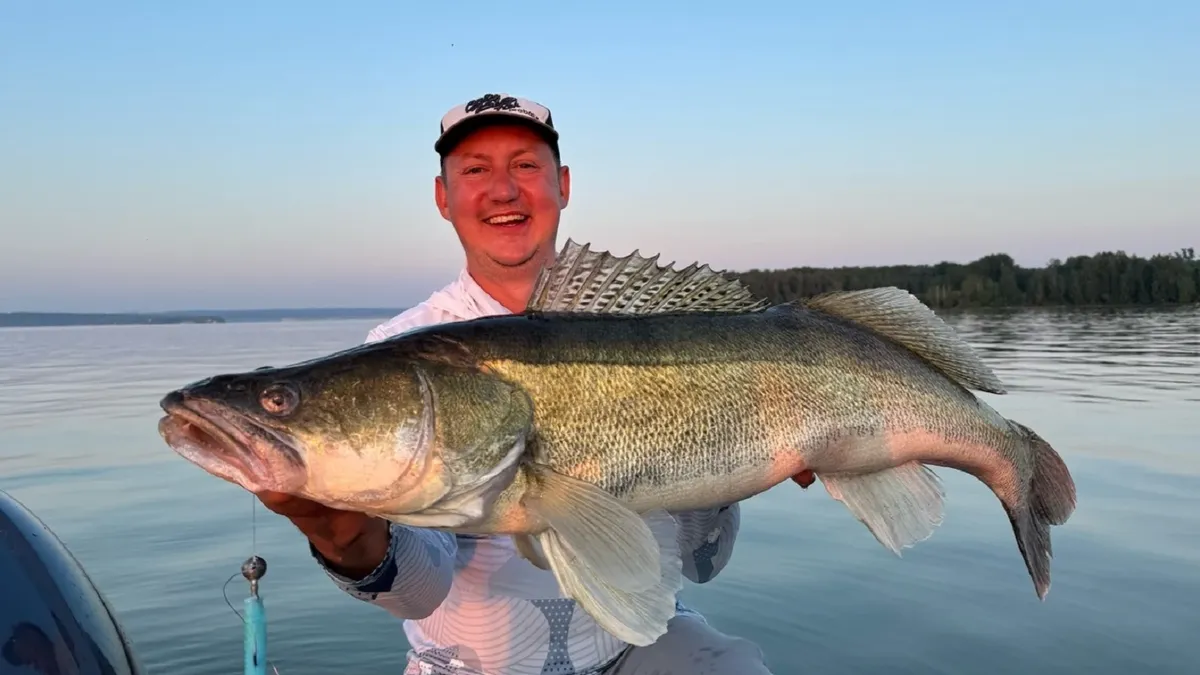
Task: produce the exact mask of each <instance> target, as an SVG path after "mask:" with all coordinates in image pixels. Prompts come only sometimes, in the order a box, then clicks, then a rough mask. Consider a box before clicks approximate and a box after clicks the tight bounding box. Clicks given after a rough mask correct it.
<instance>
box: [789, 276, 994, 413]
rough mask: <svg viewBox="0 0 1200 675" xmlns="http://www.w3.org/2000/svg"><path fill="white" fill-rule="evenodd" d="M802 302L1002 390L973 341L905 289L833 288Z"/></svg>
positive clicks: (969, 381) (962, 380)
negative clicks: (855, 289)
mask: <svg viewBox="0 0 1200 675" xmlns="http://www.w3.org/2000/svg"><path fill="white" fill-rule="evenodd" d="M802 304H803V305H804V306H806V307H809V308H810V309H815V310H818V311H821V312H825V313H826V314H832V315H834V316H840V317H842V318H843V319H848V320H850V321H853V322H855V323H860V324H862V325H864V326H866V327H867V328H870V329H871V330H874V331H875V332H877V333H879V334H881V335H883V336H884V337H887V338H890V339H891V340H894V341H895V342H898V343H900V344H901V345H902V346H904V347H906V348H908V349H910V350H912V351H914V352H916V353H917V354H918V355H920V356H921V357H922V358H924V359H925V360H927V361H929V362H930V363H932V364H933V365H934V366H936V367H937V368H938V369H940V370H941V371H942V372H943V373H945V374H946V375H948V376H949V377H951V378H953V379H954V380H955V381H957V382H958V383H959V384H961V385H963V386H964V387H967V388H969V389H977V390H979V391H986V392H989V393H992V394H1004V393H1006V390H1005V388H1004V385H1003V384H1002V383H1001V382H1000V378H998V377H996V374H995V373H993V372H992V369H991V368H988V367H987V366H986V365H984V363H983V361H982V360H980V358H979V355H978V354H976V353H975V350H974V349H972V348H971V345H969V344H967V342H966V341H965V340H963V339H962V338H961V337H959V335H958V333H957V332H955V330H954V329H953V328H951V327H950V326H949V325H947V324H946V323H945V322H943V321H942V320H941V319H940V318H938V316H937V315H936V314H934V313H933V310H931V309H929V308H928V307H926V306H925V304H924V303H922V302H921V301H920V300H918V299H917V298H916V297H915V296H913V295H912V294H911V293H909V292H908V291H905V290H903V289H900V288H895V287H893V286H888V287H885V288H871V289H867V290H862V291H832V292H829V293H824V294H821V295H818V296H815V297H812V298H809V299H808V300H806V301H804V302H803V303H802Z"/></svg>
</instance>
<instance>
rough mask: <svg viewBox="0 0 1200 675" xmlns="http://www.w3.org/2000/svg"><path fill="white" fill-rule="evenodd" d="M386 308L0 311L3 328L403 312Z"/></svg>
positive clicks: (372, 315)
mask: <svg viewBox="0 0 1200 675" xmlns="http://www.w3.org/2000/svg"><path fill="white" fill-rule="evenodd" d="M401 311H403V310H402V309H393V308H385V307H351V308H336V307H333V308H316V309H236V310H179V311H170V312H0V328H45V327H66V326H167V325H177V324H216V323H263V322H278V321H328V320H331V319H374V318H387V317H391V316H395V315H396V314H399V313H400V312H401Z"/></svg>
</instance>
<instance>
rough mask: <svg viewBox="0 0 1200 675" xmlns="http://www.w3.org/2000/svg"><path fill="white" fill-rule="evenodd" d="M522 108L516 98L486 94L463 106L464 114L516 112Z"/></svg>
mask: <svg viewBox="0 0 1200 675" xmlns="http://www.w3.org/2000/svg"><path fill="white" fill-rule="evenodd" d="M519 107H521V104H520V103H519V102H518V101H517V97H516V96H505V97H503V98H501V97H500V95H499V94H484V95H483V96H480V97H479V98H477V99H475V100H473V101H468V102H467V104H466V105H465V106H463V112H468V113H475V114H477V115H478V114H479V113H481V112H485V111H487V110H516V109H517V108H519Z"/></svg>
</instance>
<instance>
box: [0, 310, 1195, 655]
mask: <svg viewBox="0 0 1200 675" xmlns="http://www.w3.org/2000/svg"><path fill="white" fill-rule="evenodd" d="M946 316H947V320H949V321H950V322H952V323H953V324H954V325H955V326H956V327H957V328H958V329H959V330H960V331H961V332H962V333H963V334H964V335H965V336H966V337H967V338H968V339H969V340H970V341H971V342H973V343H974V344H976V345H978V346H979V347H980V348H981V349H983V350H984V351H985V356H986V358H987V360H988V361H989V362H990V363H991V364H992V365H993V366H994V367H995V369H996V371H997V373H999V374H1000V376H1001V377H1002V378H1003V379H1004V380H1005V381H1006V383H1007V384H1008V385H1009V388H1010V390H1011V393H1010V394H1009V395H1007V396H988V397H987V398H988V401H989V402H990V403H992V404H993V405H994V406H995V407H996V408H997V409H999V410H1000V411H1001V412H1002V413H1004V414H1005V415H1006V416H1008V417H1011V418H1014V419H1018V420H1021V421H1022V422H1025V423H1026V424H1028V425H1030V426H1032V427H1033V428H1034V429H1036V430H1038V431H1039V432H1040V433H1041V434H1042V435H1043V436H1044V437H1046V438H1047V439H1048V440H1049V441H1050V442H1051V443H1052V444H1054V446H1055V447H1056V448H1057V449H1058V450H1059V451H1060V452H1061V453H1062V454H1063V456H1064V457H1065V458H1066V461H1067V463H1068V465H1069V466H1070V468H1071V470H1072V472H1073V474H1074V476H1075V480H1076V482H1077V486H1078V493H1079V507H1078V509H1077V511H1076V512H1075V515H1074V517H1073V518H1072V519H1071V521H1070V522H1069V523H1068V524H1067V525H1065V526H1063V527H1058V528H1055V529H1054V530H1053V537H1054V552H1055V559H1054V564H1053V574H1054V576H1053V582H1054V583H1053V588H1052V589H1051V591H1050V594H1049V595H1048V596H1047V598H1046V601H1045V602H1044V603H1041V602H1038V600H1037V597H1036V596H1035V594H1034V592H1033V588H1032V585H1031V583H1030V581H1029V578H1028V576H1027V575H1026V572H1025V569H1024V566H1023V564H1022V563H1021V559H1020V557H1019V555H1018V552H1017V548H1016V543H1015V541H1014V539H1013V535H1012V531H1011V528H1010V526H1009V524H1008V521H1007V519H1006V518H1005V517H1004V513H1003V511H1002V510H1001V508H1000V505H999V503H998V502H997V501H996V499H995V498H994V497H993V496H992V495H991V493H990V492H988V491H987V489H986V488H985V487H984V486H983V485H982V484H980V483H978V482H976V481H975V480H974V479H972V478H968V477H966V476H964V475H963V474H959V473H956V472H952V471H950V470H946V469H941V470H939V473H940V474H941V475H942V476H943V479H944V481H945V483H946V490H947V507H946V522H945V523H944V524H943V525H942V527H941V528H940V529H939V530H938V531H937V532H935V534H934V536H933V537H932V538H930V539H929V540H927V541H925V542H923V543H922V544H920V545H918V546H917V547H915V548H913V549H909V550H908V551H906V552H905V555H904V557H903V558H897V557H895V556H893V555H892V554H891V553H889V552H888V551H887V550H886V549H884V548H883V547H882V546H880V545H879V544H878V543H876V542H875V540H874V538H873V537H872V536H871V535H870V533H868V532H867V530H866V529H865V528H864V527H863V526H862V525H860V524H859V523H858V522H857V521H855V520H854V519H853V517H852V516H851V515H850V514H849V513H848V512H847V511H846V510H845V509H844V508H843V507H842V506H841V505H840V504H838V503H836V502H834V501H833V500H832V499H830V498H829V497H828V495H827V494H825V492H824V490H823V489H822V488H820V487H819V486H816V487H815V488H814V489H810V490H808V491H801V490H799V489H798V488H796V487H794V486H789V485H783V486H779V487H778V488H776V489H774V490H772V491H770V492H768V493H766V494H764V495H761V496H759V497H757V498H755V499H752V500H750V501H749V502H747V503H746V504H745V505H744V511H743V513H744V517H743V525H742V530H741V534H740V538H739V544H738V550H737V552H736V553H735V554H734V557H733V560H732V562H731V564H730V567H729V568H727V569H726V570H725V572H724V573H723V574H722V575H721V576H719V577H718V578H717V579H715V580H714V581H713V582H711V583H710V584H707V585H706V586H695V585H691V584H689V585H687V587H686V588H685V591H684V599H685V601H686V602H687V603H689V604H690V605H692V606H694V607H696V608H698V609H700V610H702V611H704V612H705V613H706V614H707V615H708V617H709V619H710V621H712V622H713V623H714V624H715V625H717V626H718V627H720V628H721V629H723V630H725V631H727V632H731V633H735V634H740V635H743V636H746V637H750V638H752V639H754V640H756V641H757V642H758V643H759V644H761V645H762V647H763V649H764V651H765V652H766V654H767V656H768V658H769V661H770V663H771V665H772V667H773V669H774V671H775V672H776V673H780V674H784V673H801V672H821V673H865V672H888V673H922V674H933V673H953V674H956V675H957V674H963V673H1034V672H1036V673H1089V674H1091V675H1097V674H1103V673H1122V674H1124V673H1134V672H1141V673H1185V672H1189V673H1197V672H1200V665H1197V664H1200V311H1196V310H1184V311H1163V312H1154V311H1112V312H1101V311H1094V312H1016V313H998V314H975V313H971V314H948V315H946ZM375 323H376V322H375V321H328V322H297V323H258V324H224V325H190V326H131V327H95V328H93V327H83V328H44V329H10V330H0V489H4V490H6V491H8V492H9V493H11V494H12V495H13V496H15V497H16V498H17V499H19V500H21V501H22V502H24V503H25V504H26V505H27V506H29V507H30V508H32V509H33V510H34V511H35V513H37V514H38V515H39V516H40V517H41V518H42V519H43V520H45V521H46V523H47V524H48V525H49V526H50V527H51V528H52V529H53V530H55V532H56V533H57V534H58V536H59V537H60V538H62V539H63V540H64V541H65V542H66V544H67V545H68V546H69V547H70V548H71V549H72V550H73V551H74V553H75V554H76V556H77V557H78V558H79V559H80V560H81V561H82V563H83V564H84V566H85V567H86V569H87V571H88V572H89V573H90V574H91V575H92V577H93V579H94V580H95V581H96V583H97V584H98V585H99V586H100V588H101V590H102V591H103V592H104V593H105V594H106V595H107V597H108V598H109V599H110V600H111V601H112V603H113V605H114V606H115V609H116V610H117V612H118V613H119V614H120V616H121V619H122V620H123V622H124V623H125V626H126V628H127V629H128V630H129V632H130V634H131V638H132V640H133V642H134V644H135V647H136V648H137V650H138V651H139V652H140V655H141V658H142V660H143V661H144V663H145V665H146V666H147V668H148V670H149V671H150V672H151V673H170V674H171V675H191V674H193V673H195V674H201V673H203V674H210V673H230V672H237V671H239V670H240V667H241V666H240V660H241V639H242V637H241V625H240V620H239V619H238V617H237V616H236V615H235V614H234V612H233V611H231V609H230V607H229V606H228V605H226V601H225V599H224V598H223V597H222V586H223V584H225V582H226V580H227V579H228V578H229V577H230V575H232V574H236V573H237V572H238V569H239V566H240V565H241V563H242V561H243V560H244V559H245V558H246V557H247V556H248V555H250V554H251V551H252V547H254V546H256V550H257V552H258V554H259V555H262V556H263V557H264V558H266V559H267V561H268V562H269V565H270V570H269V573H268V575H267V577H266V579H265V581H264V595H265V598H266V602H267V608H268V612H269V615H270V640H271V647H270V651H271V656H272V659H273V661H274V662H275V665H276V666H277V667H278V669H279V672H280V674H281V675H300V674H302V673H330V672H353V673H363V674H369V673H389V674H394V673H398V672H400V670H401V668H402V665H401V664H402V663H403V659H404V651H405V649H406V643H405V641H404V635H403V632H402V631H401V626H400V623H399V622H398V621H397V620H395V619H392V618H391V617H390V616H388V615H387V614H385V613H384V612H383V611H382V610H379V609H376V608H374V607H371V606H368V605H366V604H363V603H360V602H357V601H355V600H353V599H351V598H350V597H348V596H346V595H344V594H342V593H341V592H340V591H338V590H336V589H335V588H334V586H333V585H332V584H331V583H329V582H328V581H327V579H326V578H325V577H324V576H323V575H322V573H321V572H320V571H319V570H318V569H317V567H316V565H315V564H314V563H313V562H312V560H311V558H309V556H308V553H307V550H306V547H305V545H304V542H303V540H302V538H301V537H300V535H299V534H298V533H297V532H296V531H295V530H294V529H293V528H292V526H291V524H290V523H288V522H287V521H285V520H283V519H282V518H280V517H278V516H275V515H274V514H271V513H269V512H267V511H266V510H265V509H262V508H261V507H259V508H258V510H257V516H256V517H255V518H254V520H255V521H256V522H257V543H256V544H255V543H254V541H253V538H252V530H251V522H252V508H251V505H252V498H251V497H250V496H249V495H248V494H246V493H245V492H243V491H240V490H239V489H238V488H235V487H233V486H231V485H228V484H226V483H224V482H223V481H220V480H218V479H216V478H213V477H210V476H208V475H207V474H205V473H203V472H202V471H201V470H200V469H198V468H196V467H194V466H192V465H190V464H188V463H187V462H185V461H183V460H182V459H180V458H178V457H177V456H176V455H174V454H173V453H172V452H171V451H170V450H169V449H168V448H167V447H166V446H165V445H164V444H163V442H162V441H161V440H160V439H159V437H158V435H157V433H156V431H155V424H156V421H157V419H158V417H159V409H158V407H157V401H158V398H159V397H160V396H161V395H162V394H163V393H165V392H166V391H167V390H168V389H170V388H172V387H175V386H178V385H180V384H183V383H185V382H188V381H191V380H193V379H197V378H200V377H203V376H206V375H209V374H213V373H215V372H218V371H224V370H235V369H248V368H254V367H258V366H262V365H280V364H283V363H285V362H291V361H296V360H300V359H304V358H309V357H313V356H318V355H321V354H323V353H327V352H330V351H333V350H335V349H340V348H342V347H345V346H348V345H350V344H353V343H357V342H360V341H361V340H362V339H363V338H364V336H365V335H366V332H367V330H368V329H370V328H371V327H372V326H373V325H374V324H375ZM227 590H228V595H229V598H230V600H231V601H232V602H233V603H234V605H235V606H239V608H240V605H239V603H240V601H241V598H242V597H243V596H244V595H245V593H246V585H245V582H244V580H242V578H241V577H240V576H238V577H237V578H236V579H234V581H233V582H232V583H230V584H229V586H228V589H227Z"/></svg>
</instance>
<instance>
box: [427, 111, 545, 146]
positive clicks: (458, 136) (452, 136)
mask: <svg viewBox="0 0 1200 675" xmlns="http://www.w3.org/2000/svg"><path fill="white" fill-rule="evenodd" d="M497 124H514V125H520V126H523V127H526V128H528V129H532V130H533V131H534V132H536V133H537V134H538V135H539V136H541V137H542V138H543V139H545V140H546V142H547V143H549V144H550V145H551V146H553V147H557V146H558V132H557V131H555V130H554V128H552V127H549V126H546V125H545V124H542V123H541V122H539V121H537V120H533V119H530V118H528V117H526V116H525V115H516V114H507V113H492V114H487V115H476V116H474V117H470V118H468V119H465V120H463V121H461V122H459V123H458V124H455V125H454V126H452V127H450V128H449V129H447V130H446V133H444V134H442V135H441V136H439V137H438V139H437V141H435V142H434V144H433V150H434V152H436V153H437V154H439V155H443V156H444V155H445V154H446V153H447V152H449V151H451V150H453V149H454V146H456V145H458V144H459V142H461V141H462V139H463V138H465V137H466V136H468V135H469V134H471V133H472V132H475V131H478V130H479V129H482V128H483V127H487V126H493V125H497Z"/></svg>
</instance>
